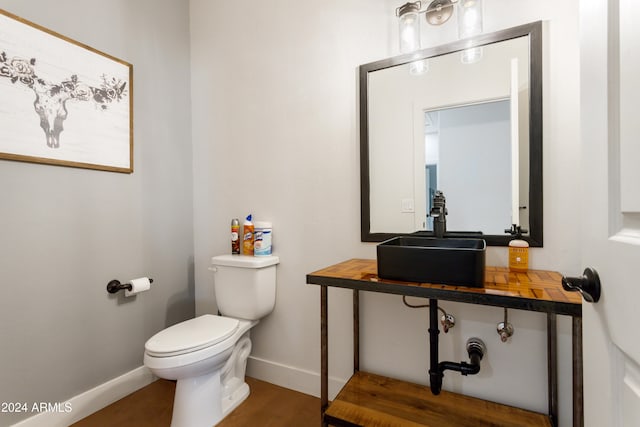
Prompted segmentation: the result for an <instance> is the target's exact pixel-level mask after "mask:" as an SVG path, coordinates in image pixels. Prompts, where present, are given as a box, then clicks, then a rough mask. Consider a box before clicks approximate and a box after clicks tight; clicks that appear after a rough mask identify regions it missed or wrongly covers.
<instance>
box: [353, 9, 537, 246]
mask: <svg viewBox="0 0 640 427" xmlns="http://www.w3.org/2000/svg"><path fill="white" fill-rule="evenodd" d="M523 36H529V67H530V69H529V163H530V165H529V207H528V209H529V230H528V231H529V233H528V234H527V235H524V236H522V239H524V240H526V241H527V242H529V245H530V246H532V247H542V235H543V218H542V216H543V209H542V130H543V123H542V21H537V22H532V23H529V24H524V25H520V26H517V27H513V28H508V29H505V30H501V31H496V32H494V33H490V34H481V35H478V36H475V37H471V38H468V39H464V40H457V41H455V42H452V43H448V44H444V45H441V46H436V47H433V48H429V49H423V50H420V51H418V52H414V53H409V54H404V55H399V56H395V57H392V58H388V59H384V60H381V61H376V62H371V63H369V64H364V65H361V66H360V67H359V85H360V226H361V241H362V242H382V241H384V240H387V239H390V238H392V237H396V236H403V235H407V234H411V233H371V217H370V213H371V211H370V209H371V204H370V182H369V125H368V120H369V116H368V113H369V112H368V105H367V101H368V97H367V91H368V74H369V73H370V72H372V71H376V70H381V69H384V68H389V67H393V66H396V65H402V64H406V63H409V62H413V61H416V60H419V59H426V58H433V57H436V56H441V55H446V54H448V53H453V52H458V51H461V50H465V49H468V48H471V47H476V46H484V45H488V44H491V43H496V42H500V41H505V40H510V39H514V38H517V37H523ZM482 238H483V239H484V240H485V241H486V242H487V245H490V246H507V245H508V244H509V241H510V240H512V239H513V237H512V236H511V235H507V234H505V235H499V234H495V235H494V234H483V236H482Z"/></svg>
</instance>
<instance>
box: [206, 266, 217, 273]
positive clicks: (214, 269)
mask: <svg viewBox="0 0 640 427" xmlns="http://www.w3.org/2000/svg"><path fill="white" fill-rule="evenodd" d="M208 270H209V271H213V272H214V273H215V272H216V271H218V267H209V268H208Z"/></svg>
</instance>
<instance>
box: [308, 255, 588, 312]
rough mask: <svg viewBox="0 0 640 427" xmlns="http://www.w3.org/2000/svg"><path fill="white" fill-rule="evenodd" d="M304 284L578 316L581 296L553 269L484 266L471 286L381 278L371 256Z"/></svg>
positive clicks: (312, 277)
mask: <svg viewBox="0 0 640 427" xmlns="http://www.w3.org/2000/svg"><path fill="white" fill-rule="evenodd" d="M307 283H308V284H315V285H324V286H333V287H340V288H348V289H355V290H362V291H370V292H383V293H390V294H398V295H407V296H415V297H422V298H433V299H439V300H445V301H457V302H465V303H470V304H481V305H493V306H499V307H507V308H515V309H521V310H530V311H541V312H546V313H555V314H563V315H569V316H578V317H579V316H581V315H582V297H581V295H580V294H579V293H577V292H567V291H565V290H564V289H563V288H562V275H561V274H560V273H557V272H555V271H546V270H529V271H527V272H526V273H513V272H510V271H509V269H508V268H507V267H486V270H485V284H484V287H483V288H474V287H466V286H451V285H442V284H433V283H417V282H402V281H397V280H387V279H381V278H379V277H378V267H377V263H376V260H375V259H350V260H347V261H344V262H341V263H339V264H335V265H332V266H329V267H326V268H323V269H321V270H318V271H315V272H313V273H310V274H307Z"/></svg>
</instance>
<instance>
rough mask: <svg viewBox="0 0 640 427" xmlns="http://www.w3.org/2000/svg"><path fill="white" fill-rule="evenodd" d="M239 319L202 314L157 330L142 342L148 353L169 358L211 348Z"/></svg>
mask: <svg viewBox="0 0 640 427" xmlns="http://www.w3.org/2000/svg"><path fill="white" fill-rule="evenodd" d="M238 325H239V321H238V319H232V318H230V317H224V316H214V315H212V314H205V315H202V316H199V317H196V318H194V319H190V320H186V321H184V322H181V323H178V324H175V325H173V326H171V327H169V328H167V329H165V330H163V331H160V332H158V333H157V334H155V335H154V336H152V337H151V338H149V340H148V341H147V342H146V343H145V345H144V347H145V350H146V352H147V354H148V355H150V356H153V357H172V356H179V355H181V354H186V353H191V352H194V351H197V350H201V349H204V348H207V347H211V346H213V345H215V344H217V343H219V342H221V341H224V340H225V339H227V338H229V337H230V336H232V335H233V334H234V332H236V330H237V329H238Z"/></svg>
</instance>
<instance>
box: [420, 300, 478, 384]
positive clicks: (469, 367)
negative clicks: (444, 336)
mask: <svg viewBox="0 0 640 427" xmlns="http://www.w3.org/2000/svg"><path fill="white" fill-rule="evenodd" d="M438 334H440V330H439V329H438V300H437V299H430V300H429V343H430V348H429V350H430V351H429V357H430V367H429V382H430V385H431V393H433V394H434V395H438V394H440V391H441V390H442V378H443V377H444V371H445V370H447V369H449V370H451V371H457V372H460V373H461V374H462V375H475V374H477V373H478V372H480V361H481V360H482V357H483V356H484V353H485V352H486V346H485V345H484V343H483V342H482V340H481V339H480V338H469V339H468V340H467V353H468V354H469V363H467V362H460V363H456V362H440V363H438Z"/></svg>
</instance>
